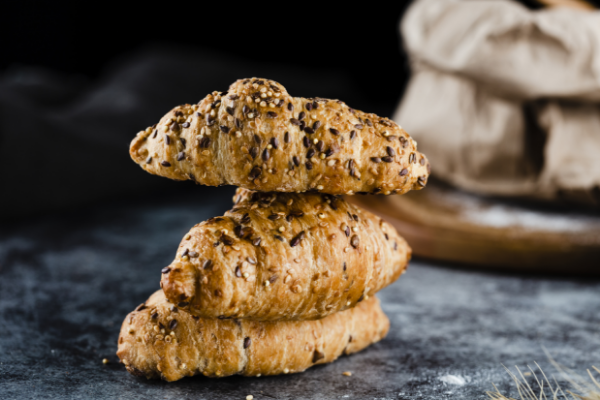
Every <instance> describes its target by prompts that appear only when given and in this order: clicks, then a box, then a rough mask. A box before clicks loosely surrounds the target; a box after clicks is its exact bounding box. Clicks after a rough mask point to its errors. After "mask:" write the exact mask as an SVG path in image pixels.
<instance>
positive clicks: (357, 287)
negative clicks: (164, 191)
mask: <svg viewBox="0 0 600 400" xmlns="http://www.w3.org/2000/svg"><path fill="white" fill-rule="evenodd" d="M234 201H235V203H236V204H235V206H234V208H233V209H232V210H230V211H228V212H226V213H225V216H223V217H216V218H211V219H209V220H208V221H206V222H203V223H201V224H198V225H196V226H194V227H193V228H192V229H191V230H190V231H189V233H188V234H186V235H185V237H184V238H183V240H182V242H181V244H180V245H179V249H178V251H177V255H176V258H175V260H174V261H173V262H172V263H171V264H170V265H169V266H167V267H165V268H164V269H163V270H162V279H161V287H162V289H163V290H164V292H165V295H166V296H167V298H168V299H169V300H170V301H171V302H173V303H174V304H177V305H178V307H180V308H183V309H185V310H186V311H188V312H190V313H192V314H193V315H196V316H201V317H205V318H248V319H254V320H263V321H266V320H282V319H285V320H307V319H318V318H323V317H325V316H327V315H329V314H332V313H334V312H337V311H341V310H345V309H347V308H351V307H354V306H355V305H356V304H357V303H358V302H360V301H361V300H363V299H365V298H367V297H368V296H369V295H372V294H374V293H375V292H377V291H378V290H380V289H382V288H384V287H385V286H387V285H389V284H390V283H392V282H394V281H395V280H396V279H397V278H398V277H399V276H400V275H401V274H402V273H403V272H404V270H405V269H406V266H407V264H408V261H409V259H410V256H411V249H410V247H409V246H408V244H407V243H406V241H405V240H404V239H403V238H402V237H400V236H399V235H398V233H397V232H396V230H395V229H394V228H393V227H392V226H391V225H389V224H387V223H386V222H384V221H383V220H382V219H381V218H379V217H377V216H375V215H373V214H371V213H369V212H367V211H365V210H361V209H359V208H358V207H356V206H354V205H352V204H349V203H347V202H346V201H345V200H343V199H342V198H339V197H336V196H332V195H328V194H320V193H304V194H292V193H275V192H271V193H262V192H252V191H249V190H246V189H238V191H237V192H236V195H235V197H234Z"/></svg>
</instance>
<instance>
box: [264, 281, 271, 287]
mask: <svg viewBox="0 0 600 400" xmlns="http://www.w3.org/2000/svg"><path fill="white" fill-rule="evenodd" d="M263 284H264V285H265V286H269V285H270V284H271V282H269V281H265V282H264V283H263Z"/></svg>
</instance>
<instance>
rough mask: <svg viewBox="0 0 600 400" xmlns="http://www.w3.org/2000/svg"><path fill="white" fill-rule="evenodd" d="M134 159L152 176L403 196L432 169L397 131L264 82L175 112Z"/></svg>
mask: <svg viewBox="0 0 600 400" xmlns="http://www.w3.org/2000/svg"><path fill="white" fill-rule="evenodd" d="M130 154H131V157H132V158H133V160H134V161H135V162H136V163H138V164H139V165H140V166H141V167H142V168H143V169H145V170H146V171H148V172H149V173H151V174H155V175H160V176H164V177H167V178H171V179H175V180H193V181H195V182H197V183H199V184H203V185H209V186H218V185H224V184H229V185H235V186H239V187H243V188H246V189H251V190H257V191H262V192H271V191H277V192H295V193H299V192H305V191H308V190H316V191H319V192H323V193H329V194H354V193H381V194H395V193H399V194H402V193H405V192H407V191H409V190H411V189H421V188H422V187H424V186H425V184H426V183H427V179H428V175H429V170H430V168H429V162H428V161H427V159H426V158H425V156H424V155H423V154H421V153H419V152H418V151H417V146H416V142H415V141H414V140H413V139H412V138H411V137H410V136H409V135H408V134H407V133H406V132H405V131H404V130H403V129H402V128H401V127H399V126H398V125H397V124H396V123H395V122H393V121H391V120H389V119H387V118H382V117H378V116H377V115H375V114H368V113H365V112H362V111H358V110H354V109H352V108H350V107H348V106H347V105H346V104H345V103H343V102H341V101H339V100H328V99H321V98H311V99H307V98H300V97H291V96H290V95H289V94H288V93H287V91H286V89H285V88H284V87H283V86H282V85H281V84H279V83H277V82H275V81H271V80H267V79H258V78H253V79H242V80H238V81H236V82H234V83H233V84H232V85H231V86H230V88H229V91H228V92H226V93H220V92H213V93H212V94H209V95H208V96H206V97H205V98H204V99H203V100H201V101H200V102H199V103H198V104H195V105H189V104H186V105H182V106H178V107H175V108H174V109H172V110H171V111H170V112H169V113H167V114H166V115H165V116H164V117H162V118H161V120H160V122H159V123H158V124H157V125H155V126H154V127H151V128H148V129H146V130H145V131H141V132H140V133H138V135H137V136H136V137H135V138H134V139H133V141H132V142H131V147H130Z"/></svg>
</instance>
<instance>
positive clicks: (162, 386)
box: [0, 188, 600, 399]
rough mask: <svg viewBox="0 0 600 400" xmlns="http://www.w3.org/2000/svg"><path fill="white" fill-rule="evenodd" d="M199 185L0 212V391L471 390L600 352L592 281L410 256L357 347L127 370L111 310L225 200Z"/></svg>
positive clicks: (505, 384)
mask: <svg viewBox="0 0 600 400" xmlns="http://www.w3.org/2000/svg"><path fill="white" fill-rule="evenodd" d="M206 193H207V191H204V192H202V193H198V194H191V195H190V194H188V195H185V196H183V195H179V196H173V195H164V196H162V197H157V198H153V199H151V200H150V201H147V202H144V203H141V204H137V203H136V202H134V201H128V202H125V203H120V204H107V205H104V206H102V207H95V208H87V209H77V210H73V211H71V212H69V213H63V214H60V215H52V216H47V217H43V218H39V219H36V220H30V221H21V222H19V223H11V224H3V225H1V226H0V278H1V279H0V398H2V399H33V398H36V399H39V398H47V399H54V398H68V399H76V398H82V399H90V398H120V399H147V398H161V399H163V398H164V399H224V398H232V399H236V398H237V399H244V398H245V396H246V395H248V394H253V395H254V397H255V399H269V398H277V399H304V398H306V399H332V398H336V399H345V398H348V399H374V398H377V399H381V398H386V399H388V398H389V399H443V398H453V399H480V398H486V395H485V391H487V390H491V389H492V383H495V384H496V385H497V386H498V388H499V389H500V390H501V391H503V392H505V393H506V394H509V395H511V396H513V397H518V394H517V393H516V390H515V389H514V386H513V385H512V383H511V380H510V377H509V376H508V374H507V373H506V372H505V371H504V369H503V367H502V364H505V365H507V366H513V365H518V366H519V367H521V368H526V365H527V364H530V365H533V362H534V361H538V362H539V363H540V365H541V366H542V368H544V369H545V370H547V371H548V372H552V371H553V369H552V367H551V366H550V365H549V363H548V361H547V357H546V356H545V354H544V351H543V348H544V347H545V348H546V349H547V350H548V351H549V352H550V354H552V356H553V357H554V358H555V359H556V360H558V361H560V362H561V363H563V364H565V365H566V366H568V367H571V368H575V370H576V371H578V372H579V373H584V372H585V368H589V367H591V366H592V365H593V364H594V363H598V362H599V360H600V335H599V334H598V323H599V322H600V315H599V310H600V296H599V293H600V281H598V280H592V279H581V278H550V277H539V276H538V277H533V276H518V275H506V274H496V273H484V272H475V271H469V270H465V269H460V268H456V267H453V268H449V267H444V266H440V265H433V264H431V263H427V262H424V261H418V260H417V261H414V262H413V263H412V265H411V268H410V269H409V272H408V273H407V274H406V275H405V276H403V277H402V279H400V280H399V281H398V282H397V283H395V284H394V285H392V286H391V287H389V288H387V289H385V290H384V291H383V292H382V293H381V294H380V298H381V300H382V302H383V306H384V310H385V312H386V313H387V314H388V315H389V317H390V319H391V321H392V328H391V331H390V333H389V335H388V337H387V338H386V339H384V340H383V341H382V342H380V343H378V344H376V345H374V346H372V347H370V348H368V349H367V350H365V351H363V352H361V353H358V354H356V355H353V356H350V357H342V358H340V359H339V360H338V361H336V362H335V363H333V364H329V365H326V366H320V367H316V368H313V369H309V370H308V371H306V372H304V373H301V374H295V375H286V376H279V377H263V378H240V377H231V378H225V379H208V378H204V377H195V378H188V379H183V380H181V381H179V382H176V383H170V384H169V383H165V382H160V381H158V382H157V381H147V380H145V379H140V378H136V377H133V376H131V375H129V374H128V373H127V372H126V371H125V369H124V368H123V366H122V365H121V364H119V363H118V360H117V357H116V356H115V351H116V347H117V346H116V340H117V336H118V331H119V328H120V324H121V321H122V320H123V318H124V317H125V315H126V314H127V313H128V312H129V311H131V310H132V309H133V308H134V307H136V306H137V305H138V304H139V303H140V302H142V301H144V300H145V299H146V298H147V297H148V295H150V294H151V293H152V292H153V291H154V290H155V289H157V288H158V282H159V275H160V272H159V271H160V269H161V268H162V267H164V266H165V265H167V264H168V263H169V262H170V261H171V258H172V257H173V255H174V253H175V249H176V248H177V245H178V243H179V241H180V239H181V237H182V236H183V235H184V234H185V232H187V230H188V229H189V228H190V227H191V226H192V225H194V224H195V223H197V222H200V221H202V220H204V219H207V218H209V217H211V216H214V215H219V214H220V213H222V212H223V210H224V209H226V208H229V206H230V196H231V194H232V193H233V189H231V188H220V189H213V190H211V191H209V193H211V195H207V194H206ZM105 357H106V358H108V359H109V360H110V361H111V362H110V363H109V364H108V365H103V364H102V359H103V358H105ZM343 371H352V372H353V375H352V376H351V377H345V376H342V372H343ZM448 375H452V376H455V377H457V376H458V377H461V378H463V379H464V380H465V383H464V384H462V385H460V384H458V385H457V384H450V383H445V382H444V381H443V379H440V378H443V377H445V376H446V377H447V376H448ZM455 380H456V378H455Z"/></svg>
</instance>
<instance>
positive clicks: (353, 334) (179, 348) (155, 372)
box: [117, 290, 389, 382]
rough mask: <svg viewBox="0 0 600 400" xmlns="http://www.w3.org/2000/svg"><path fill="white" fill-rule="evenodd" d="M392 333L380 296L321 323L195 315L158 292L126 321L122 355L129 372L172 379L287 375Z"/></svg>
mask: <svg viewBox="0 0 600 400" xmlns="http://www.w3.org/2000/svg"><path fill="white" fill-rule="evenodd" d="M388 330H389V320H388V319H387V317H386V316H385V314H384V313H383V312H382V311H381V307H380V306H379V301H378V300H377V298H375V297H372V298H370V299H368V300H365V301H364V302H362V303H361V304H359V305H358V306H357V307H356V308H353V309H351V310H346V311H344V312H341V313H337V314H334V315H330V316H328V317H326V318H324V319H322V320H318V321H280V322H258V321H250V320H240V321H237V320H220V319H209V318H198V317H193V316H192V315H190V314H188V313H186V312H184V311H179V310H178V308H177V307H176V306H175V305H173V304H171V303H169V302H168V301H167V300H166V298H165V296H164V294H163V292H162V291H160V290H159V291H157V292H156V293H154V294H153V295H152V296H151V297H150V298H149V299H148V301H146V302H145V303H143V304H141V305H140V306H138V308H136V310H135V311H133V312H131V313H130V314H129V315H128V316H127V317H126V318H125V321H124V322H123V325H122V327H121V333H120V335H119V348H118V351H117V355H118V356H119V358H120V359H121V361H122V362H123V364H125V367H126V368H127V370H128V371H129V372H130V373H132V374H134V375H137V376H145V377H146V378H159V377H160V378H162V379H164V380H167V381H171V382H172V381H176V380H178V379H181V378H183V377H185V376H193V375H197V374H204V375H206V376H210V377H224V376H229V375H234V374H239V375H246V376H261V375H276V374H287V373H294V372H301V371H304V370H305V369H307V368H309V367H311V366H313V365H316V364H324V363H329V362H331V361H333V360H335V359H336V358H338V357H339V356H340V355H341V354H351V353H355V352H357V351H360V350H362V349H364V348H365V347H367V346H368V345H370V344H371V343H375V342H377V341H379V340H381V339H382V338H383V337H385V335H386V334H387V332H388Z"/></svg>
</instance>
